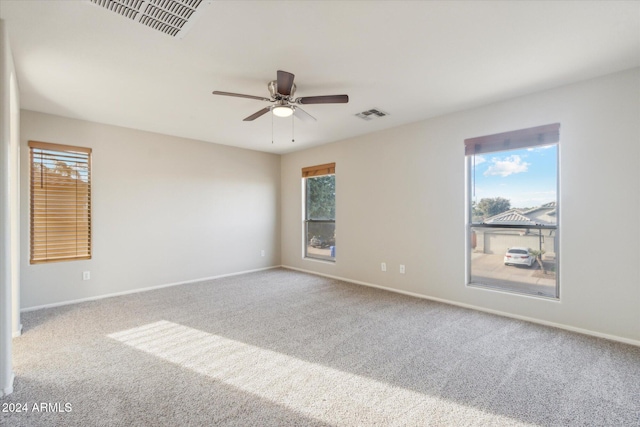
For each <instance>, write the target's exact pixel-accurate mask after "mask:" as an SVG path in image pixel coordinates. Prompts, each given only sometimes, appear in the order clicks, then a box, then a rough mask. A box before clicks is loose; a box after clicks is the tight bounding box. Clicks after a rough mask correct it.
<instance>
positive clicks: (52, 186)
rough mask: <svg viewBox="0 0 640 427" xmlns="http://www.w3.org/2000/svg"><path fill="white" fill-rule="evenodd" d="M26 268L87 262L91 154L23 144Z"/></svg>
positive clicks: (66, 147)
mask: <svg viewBox="0 0 640 427" xmlns="http://www.w3.org/2000/svg"><path fill="white" fill-rule="evenodd" d="M29 163H30V179H29V191H30V262H31V264H37V263H45V262H54V261H70V260H80V259H91V149H90V148H84V147H74V146H69V145H60V144H51V143H46V142H37V141H29Z"/></svg>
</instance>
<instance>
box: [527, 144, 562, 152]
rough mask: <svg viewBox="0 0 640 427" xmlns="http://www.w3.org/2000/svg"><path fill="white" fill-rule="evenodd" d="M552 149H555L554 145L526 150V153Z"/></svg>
mask: <svg viewBox="0 0 640 427" xmlns="http://www.w3.org/2000/svg"><path fill="white" fill-rule="evenodd" d="M553 147H555V145H543V146H541V147H533V148H527V151H542V150H548V149H549V148H553Z"/></svg>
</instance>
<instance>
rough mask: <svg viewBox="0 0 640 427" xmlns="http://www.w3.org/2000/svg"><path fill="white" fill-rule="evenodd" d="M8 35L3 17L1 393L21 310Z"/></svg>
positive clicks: (9, 378) (7, 387) (9, 379)
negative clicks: (19, 305)
mask: <svg viewBox="0 0 640 427" xmlns="http://www.w3.org/2000/svg"><path fill="white" fill-rule="evenodd" d="M14 73H15V69H14V65H13V58H12V56H11V48H10V46H9V35H8V31H7V29H6V26H5V24H4V21H3V20H0V396H3V395H6V394H9V393H11V392H12V391H13V372H12V357H11V344H12V343H11V338H12V336H13V335H17V334H18V333H19V328H20V326H19V324H20V313H19V310H16V306H17V304H18V301H19V291H18V281H19V271H18V269H17V266H18V259H17V257H16V253H15V251H16V250H18V248H19V243H18V239H19V235H18V234H19V230H18V224H19V218H18V217H17V214H18V211H17V204H18V203H19V194H18V187H19V182H18V181H19V180H18V148H17V138H18V131H17V129H16V126H17V124H18V116H19V110H17V108H18V106H19V102H18V88H17V82H16V79H15V76H14Z"/></svg>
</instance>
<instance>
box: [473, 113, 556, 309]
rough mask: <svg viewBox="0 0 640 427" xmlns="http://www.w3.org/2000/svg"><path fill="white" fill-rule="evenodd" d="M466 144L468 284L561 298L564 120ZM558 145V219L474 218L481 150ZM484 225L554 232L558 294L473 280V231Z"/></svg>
mask: <svg viewBox="0 0 640 427" xmlns="http://www.w3.org/2000/svg"><path fill="white" fill-rule="evenodd" d="M464 144H465V162H466V172H467V180H466V181H467V186H466V191H465V192H466V194H465V197H466V204H467V209H466V218H465V223H466V227H465V231H466V235H465V239H466V245H465V253H466V255H465V256H466V275H465V276H466V277H465V282H466V286H468V287H473V288H479V289H489V290H494V291H501V292H506V293H509V294H514V295H523V296H530V297H538V298H545V299H550V300H554V301H558V300H560V203H559V201H560V123H552V124H548V125H543V126H537V127H532V128H526V129H520V130H516V131H510V132H503V133H499V134H493V135H486V136H481V137H476V138H470V139H466V140H465V141H464ZM548 145H555V146H556V147H557V151H556V200H555V202H556V206H555V209H556V223H555V225H546V224H536V225H522V224H487V223H484V222H475V223H474V222H473V185H474V182H473V176H474V170H473V169H474V167H475V165H474V161H473V160H474V156H475V155H477V154H486V153H505V152H509V151H511V150H517V149H524V148H532V147H536V146H548ZM476 228H481V229H487V230H492V229H493V230H496V229H526V230H527V232H528V231H530V230H537V233H538V234H539V235H540V234H542V232H543V231H544V230H549V231H551V232H555V233H554V238H555V239H556V240H555V261H556V266H555V273H556V277H555V291H554V295H544V294H541V293H532V292H526V291H523V290H517V289H514V288H511V289H507V288H506V287H500V286H492V285H490V284H485V283H481V282H473V281H472V274H471V273H472V251H473V242H472V231H473V229H476Z"/></svg>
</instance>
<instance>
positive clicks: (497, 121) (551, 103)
mask: <svg viewBox="0 0 640 427" xmlns="http://www.w3.org/2000/svg"><path fill="white" fill-rule="evenodd" d="M392 113H393V112H392ZM638 117H640V69H632V70H628V71H625V72H620V73H616V74H611V75H607V76H603V77H600V78H596V79H592V80H589V81H584V82H581V83H576V84H572V85H568V86H563V87H559V88H556V89H553V90H549V91H545V92H539V93H534V94H530V95H528V96H523V97H519V98H514V99H512V100H509V101H505V102H500V103H495V104H492V105H487V106H484V107H480V108H476V109H472V110H467V111H462V112H458V113H453V114H449V115H445V116H441V117H437V118H433V119H429V120H425V121H422V122H419V123H414V124H410V125H405V126H401V127H397V128H395V129H390V130H386V131H381V132H375V133H371V134H369V135H365V136H361V137H357V138H353V139H349V140H344V141H339V142H336V143H334V144H328V145H324V146H320V147H315V148H311V149H308V150H304V151H299V152H295V153H290V154H287V155H284V156H283V158H282V175H281V179H282V184H281V187H282V203H281V212H282V263H283V264H284V265H286V266H290V267H292V268H297V269H301V270H307V271H313V272H316V273H320V274H325V275H330V276H334V277H340V278H344V279H347V280H352V281H355V282H358V283H364V284H370V285H374V286H380V287H384V288H388V289H392V290H395V291H400V292H406V293H411V294H414V295H419V296H424V297H428V298H433V299H439V300H443V301H447V302H450V303H454V304H459V305H463V306H468V307H473V308H477V309H481V310H486V311H492V312H497V313H502V314H507V315H510V316H514V317H518V318H524V319H529V320H534V321H537V322H541V323H546V324H551V325H557V326H561V327H565V328H568V329H574V330H579V331H582V332H588V333H592V334H595V335H600V336H606V337H609V338H614V339H619V340H623V341H626V342H632V343H635V344H640V310H639V309H638V307H639V305H640V286H638V283H640V259H639V258H640V257H639V251H638V241H640V222H638V220H637V219H638V212H639V208H640V191H639V188H640V168H638V162H639V160H640V144H639V143H638V141H640V121H639V120H638ZM382 120H384V119H382ZM556 122H558V123H560V124H561V128H560V143H559V153H560V154H559V157H560V160H559V171H560V194H559V198H558V206H559V212H558V216H557V218H558V220H559V225H560V229H559V236H558V239H559V253H558V254H557V256H558V260H559V283H560V299H559V300H552V299H545V298H538V297H532V296H524V295H516V294H510V293H506V292H501V291H495V290H488V289H479V288H474V287H468V286H466V281H467V274H468V270H467V249H466V242H467V240H468V239H467V236H466V226H465V212H466V211H467V210H468V207H467V206H466V196H465V185H466V182H467V181H466V176H465V174H466V167H465V158H464V147H463V141H464V140H465V139H466V138H472V137H476V136H481V135H490V134H494V133H500V132H505V131H511V130H517V129H524V128H529V127H533V126H538V125H544V124H548V123H556ZM329 162H336V255H337V258H336V261H335V263H326V262H319V261H314V260H307V259H304V258H303V257H302V244H303V237H302V229H303V228H302V217H301V212H302V208H301V207H302V191H301V179H300V169H301V168H302V167H305V166H310V165H315V164H322V163H329ZM612 207H615V211H616V218H615V221H611V209H612ZM594 224H606V225H607V228H606V230H603V232H602V233H593V231H594ZM589 248H597V250H592V249H589ZM381 262H386V263H387V271H386V272H383V271H381V268H380V263H381ZM400 264H403V265H405V266H406V273H405V274H400V272H399V265H400Z"/></svg>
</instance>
